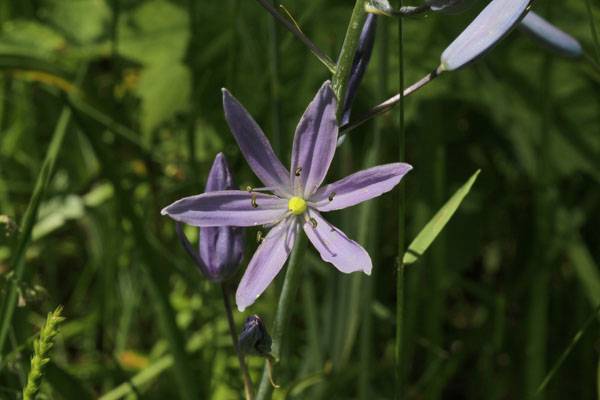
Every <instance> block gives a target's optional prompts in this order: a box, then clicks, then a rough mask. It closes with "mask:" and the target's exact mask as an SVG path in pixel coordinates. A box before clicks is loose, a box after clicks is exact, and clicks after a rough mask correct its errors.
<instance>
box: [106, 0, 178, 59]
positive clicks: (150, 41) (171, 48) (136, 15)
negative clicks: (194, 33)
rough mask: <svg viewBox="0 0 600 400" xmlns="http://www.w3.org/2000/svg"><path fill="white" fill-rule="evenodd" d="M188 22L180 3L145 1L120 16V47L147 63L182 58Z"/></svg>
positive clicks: (119, 48)
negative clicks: (178, 5)
mask: <svg viewBox="0 0 600 400" xmlns="http://www.w3.org/2000/svg"><path fill="white" fill-rule="evenodd" d="M188 25H189V23H188V17H187V14H186V13H185V11H183V9H181V8H180V7H177V6H176V5H174V4H172V3H170V2H168V1H164V0H154V1H149V2H144V3H143V4H142V5H141V6H139V7H138V8H136V9H135V10H134V11H133V12H132V13H129V14H127V15H124V16H123V18H120V19H119V42H118V44H117V45H118V51H119V53H120V54H121V55H123V56H124V57H128V58H131V59H133V60H136V61H139V62H141V63H144V64H151V63H152V64H155V63H157V62H165V61H167V60H170V61H176V60H180V59H182V58H183V56H184V55H185V51H186V49H187V47H188V39H189V29H188Z"/></svg>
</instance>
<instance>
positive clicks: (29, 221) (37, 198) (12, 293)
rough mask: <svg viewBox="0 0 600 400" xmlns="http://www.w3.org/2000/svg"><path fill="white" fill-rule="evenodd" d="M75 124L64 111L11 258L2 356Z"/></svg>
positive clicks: (0, 332) (2, 306) (0, 335)
mask: <svg viewBox="0 0 600 400" xmlns="http://www.w3.org/2000/svg"><path fill="white" fill-rule="evenodd" d="M70 121H71V110H70V109H69V108H68V107H64V108H63V110H62V112H61V114H60V116H59V118H58V122H57V123H56V127H55V128H54V134H53V135H52V139H51V141H50V146H49V147H48V152H47V153H46V158H45V159H44V163H43V164H42V169H41V171H40V173H39V175H38V178H37V182H36V184H35V189H34V190H33V195H32V196H31V200H30V201H29V204H28V206H27V210H26V211H25V215H24V216H23V222H22V223H21V234H20V235H19V236H18V238H17V241H16V246H14V247H13V252H12V254H11V257H10V261H9V266H10V268H11V270H13V271H14V272H15V279H13V280H12V281H11V283H10V287H9V289H8V294H7V295H6V296H5V297H4V298H3V299H2V302H1V303H0V314H1V315H2V320H1V321H0V354H2V349H3V348H4V343H5V341H6V337H7V335H8V329H9V327H10V325H11V320H12V316H13V312H14V310H15V305H16V302H17V282H19V281H20V280H21V279H22V278H23V275H24V273H25V253H26V252H27V249H28V248H29V243H30V241H31V232H32V230H33V225H34V224H35V221H36V219H37V215H38V209H39V206H40V203H41V202H42V199H43V198H44V193H45V192H46V189H47V188H48V183H49V182H50V178H51V177H52V173H53V172H54V165H55V164H56V159H57V158H58V153H59V152H60V149H61V147H62V143H63V139H64V138H65V135H66V133H67V128H68V126H69V122H70Z"/></svg>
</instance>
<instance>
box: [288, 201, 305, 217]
mask: <svg viewBox="0 0 600 400" xmlns="http://www.w3.org/2000/svg"><path fill="white" fill-rule="evenodd" d="M288 208H289V209H290V211H291V212H292V213H293V214H294V215H300V214H302V213H303V212H304V211H306V201H304V199H301V198H300V197H292V198H291V199H290V202H289V203H288Z"/></svg>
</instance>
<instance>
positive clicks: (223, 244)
mask: <svg viewBox="0 0 600 400" xmlns="http://www.w3.org/2000/svg"><path fill="white" fill-rule="evenodd" d="M231 189H237V183H236V181H235V178H234V177H233V174H232V172H231V168H230V167H229V164H228V163H227V159H226V158H225V155H223V153H219V154H217V156H216V157H215V162H214V163H213V165H212V168H211V169H210V172H209V174H208V179H207V180H206V188H205V192H214V191H219V190H231ZM177 235H178V236H179V240H180V241H181V243H182V244H183V246H184V247H185V249H186V251H187V252H188V254H189V255H190V257H192V259H193V260H194V261H195V262H196V265H198V269H199V270H200V273H201V274H202V275H203V276H204V277H205V278H206V279H208V280H210V281H212V282H221V281H223V280H225V279H227V278H230V277H231V276H232V275H233V274H235V272H236V271H237V269H238V267H239V266H240V264H241V263H242V258H243V257H244V229H243V228H239V227H230V226H220V227H202V228H199V236H200V239H199V250H200V251H199V253H197V252H196V251H195V249H194V248H193V246H192V245H191V244H190V242H189V241H188V240H187V238H186V237H185V235H184V233H183V229H182V226H181V223H180V222H177Z"/></svg>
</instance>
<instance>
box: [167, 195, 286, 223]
mask: <svg viewBox="0 0 600 400" xmlns="http://www.w3.org/2000/svg"><path fill="white" fill-rule="evenodd" d="M253 198H254V201H253V200H252V199H253ZM287 203H288V202H287V200H284V199H281V198H279V197H277V196H273V195H271V194H264V193H254V192H253V193H248V192H245V191H242V190H224V191H219V192H208V193H204V194H200V195H197V196H190V197H184V198H183V199H181V200H177V201H176V202H175V203H173V204H171V205H170V206H167V207H165V208H163V209H162V211H161V212H160V213H161V214H162V215H168V216H169V217H171V218H173V219H174V220H176V221H181V222H185V223H186V224H188V225H193V226H255V225H262V224H267V223H274V222H279V220H280V219H281V218H282V217H283V215H284V214H285V213H286V212H287ZM255 205H256V207H255Z"/></svg>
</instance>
